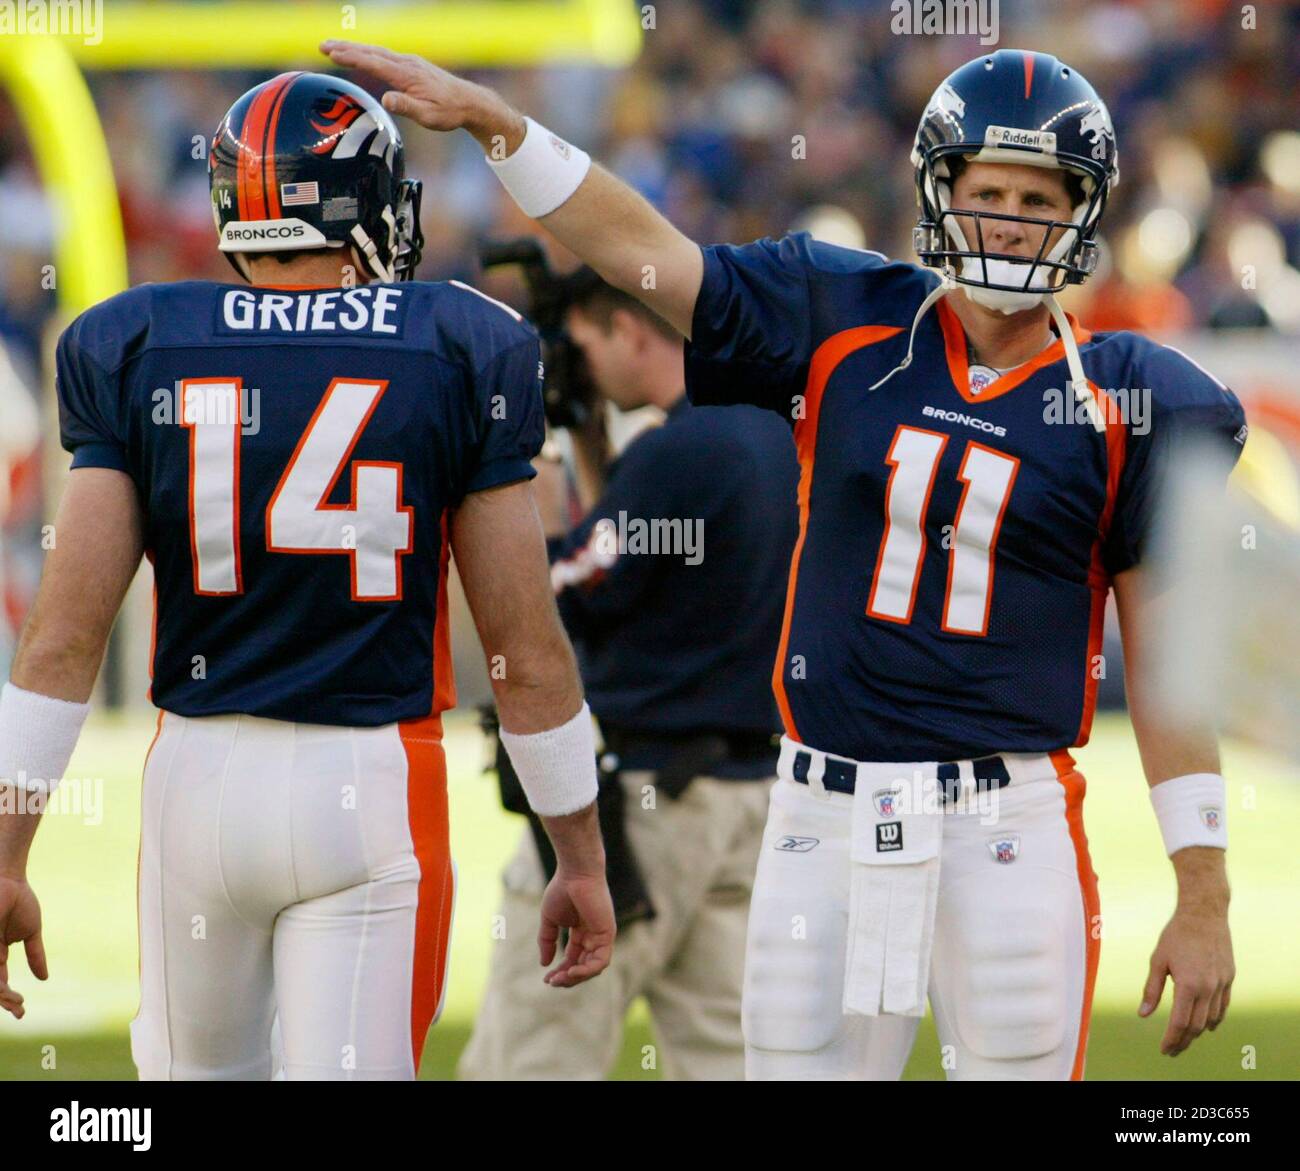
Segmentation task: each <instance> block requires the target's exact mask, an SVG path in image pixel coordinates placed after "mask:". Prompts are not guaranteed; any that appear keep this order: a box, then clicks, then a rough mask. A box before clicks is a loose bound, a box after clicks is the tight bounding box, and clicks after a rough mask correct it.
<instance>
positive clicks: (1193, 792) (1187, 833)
mask: <svg viewBox="0 0 1300 1171" xmlns="http://www.w3.org/2000/svg"><path fill="white" fill-rule="evenodd" d="M1151 804H1152V806H1154V808H1155V811H1156V820H1157V821H1158V822H1159V823H1160V836H1161V837H1163V838H1164V840H1165V853H1166V854H1168V855H1170V856H1171V857H1172V856H1173V854H1174V853H1175V852H1176V851H1178V850H1181V849H1183V848H1184V847H1185V846H1212V847H1214V848H1215V849H1219V850H1226V849H1227V848H1228V793H1227V786H1226V785H1225V784H1224V781H1223V778H1222V777H1221V776H1219V775H1218V773H1189V774H1188V775H1187V776H1185V777H1174V778H1172V779H1171V780H1168V781H1161V782H1160V784H1158V785H1153V786H1152V787H1151Z"/></svg>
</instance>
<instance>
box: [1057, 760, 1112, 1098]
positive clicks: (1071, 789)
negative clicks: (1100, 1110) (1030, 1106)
mask: <svg viewBox="0 0 1300 1171" xmlns="http://www.w3.org/2000/svg"><path fill="white" fill-rule="evenodd" d="M1052 762H1053V763H1054V764H1055V765H1056V775H1057V777H1058V779H1059V780H1060V782H1061V785H1062V787H1063V788H1064V789H1065V820H1066V822H1067V824H1068V825H1069V827H1070V841H1071V842H1072V843H1073V844H1074V857H1075V862H1076V864H1077V866H1078V870H1079V891H1080V893H1081V894H1082V895H1083V918H1084V923H1083V927H1084V930H1085V931H1086V932H1087V933H1088V934H1087V941H1086V944H1085V947H1086V955H1087V970H1086V973H1085V975H1084V980H1083V1008H1082V1011H1081V1013H1080V1019H1079V1040H1078V1044H1077V1046H1076V1048H1075V1051H1074V1066H1073V1068H1072V1069H1071V1070H1070V1080H1071V1081H1075V1082H1078V1081H1082V1080H1083V1063H1084V1058H1085V1057H1086V1055H1087V1051H1088V1025H1089V1022H1090V1021H1091V1019H1092V992H1093V988H1094V986H1095V985H1096V983H1097V962H1098V960H1099V959H1100V958H1101V936H1100V934H1099V931H1100V927H1101V898H1100V896H1099V895H1098V893H1097V874H1096V872H1095V871H1094V870H1093V868H1092V858H1091V857H1090V855H1089V854H1088V838H1087V835H1086V834H1085V833H1084V832H1083V796H1084V794H1085V793H1086V792H1087V789H1088V783H1087V781H1085V780H1084V779H1083V774H1082V773H1081V772H1079V770H1078V769H1076V768H1075V767H1074V758H1073V757H1072V756H1071V755H1070V754H1069V753H1068V752H1054V753H1052Z"/></svg>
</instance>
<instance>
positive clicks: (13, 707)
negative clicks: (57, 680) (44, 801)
mask: <svg viewBox="0 0 1300 1171" xmlns="http://www.w3.org/2000/svg"><path fill="white" fill-rule="evenodd" d="M88 711H90V705H89V704H88V703H70V702H69V701H68V700H66V699H53V698H51V697H50V696H48V695H38V694H37V693H36V692H34V691H24V690H23V689H22V688H21V687H15V686H14V685H13V684H12V683H6V684H5V685H4V687H3V688H0V784H2V785H13V786H14V787H15V788H17V789H26V790H27V791H28V792H48V793H52V792H53V791H54V790H55V788H56V787H57V786H58V783H59V782H60V781H61V780H62V779H63V774H64V773H65V772H67V770H68V761H69V760H71V759H72V750H73V749H74V748H75V747H76V746H77V737H78V736H80V735H81V725H82V724H84V723H85V722H86V713H87V712H88Z"/></svg>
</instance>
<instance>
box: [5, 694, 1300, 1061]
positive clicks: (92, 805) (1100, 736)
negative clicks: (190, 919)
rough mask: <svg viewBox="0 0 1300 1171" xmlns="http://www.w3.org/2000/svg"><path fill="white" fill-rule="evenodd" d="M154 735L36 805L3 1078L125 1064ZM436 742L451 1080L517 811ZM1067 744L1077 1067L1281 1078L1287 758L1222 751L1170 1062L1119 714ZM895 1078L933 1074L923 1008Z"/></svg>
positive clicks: (1147, 855)
mask: <svg viewBox="0 0 1300 1171" xmlns="http://www.w3.org/2000/svg"><path fill="white" fill-rule="evenodd" d="M152 734H153V721H152V719H148V718H145V717H138V716H137V717H131V718H123V719H117V718H111V717H106V716H101V717H98V718H96V719H94V720H93V721H92V722H91V724H90V725H88V727H87V731H86V734H85V735H84V736H83V738H82V741H81V745H80V747H79V749H78V752H77V756H76V758H75V759H74V760H73V763H72V766H71V768H70V770H69V772H70V775H74V776H79V777H102V778H103V784H102V787H100V786H93V785H92V786H86V787H83V788H82V789H81V790H80V793H81V794H82V795H83V797H84V798H85V799H84V800H83V801H82V807H81V808H72V807H69V808H66V809H62V810H60V811H57V812H51V813H50V814H47V816H46V818H45V824H44V825H43V826H42V828H41V831H40V834H39V837H38V839H37V845H36V848H35V851H34V856H33V859H32V868H31V878H32V882H33V884H34V886H35V888H36V891H37V894H38V895H39V896H40V898H41V902H42V906H43V908H44V914H45V942H46V949H47V951H48V953H49V960H50V968H51V978H50V980H49V981H48V983H45V984H38V983H37V982H36V981H35V980H33V979H32V978H31V976H30V975H29V974H28V973H27V970H26V966H25V963H24V961H23V959H22V957H21V950H18V951H15V952H14V953H13V954H12V955H11V963H10V978H11V981H12V982H13V983H14V984H15V985H16V986H17V987H18V988H19V989H20V990H21V991H22V992H23V993H24V994H25V995H26V997H27V1005H28V1013H27V1016H26V1018H25V1019H24V1020H23V1021H21V1022H15V1021H13V1020H12V1019H11V1018H9V1017H8V1016H3V1017H0V1078H5V1079H15V1078H17V1079H43V1078H132V1077H134V1067H133V1066H132V1064H131V1058H130V1050H129V1045H128V1041H127V1021H128V1020H129V1019H130V1018H131V1016H132V1015H133V1013H134V1012H135V1008H136V1003H137V986H136V922H135V905H134V898H135V869H136V848H137V838H138V833H139V816H140V814H139V797H140V788H139V778H140V769H141V764H142V762H143V759H144V754H145V750H146V748H147V747H148V744H149V740H150V738H151V736H152ZM447 749H448V758H449V761H450V766H451V767H450V788H451V811H452V841H453V846H454V850H455V855H456V861H457V865H458V868H459V875H460V882H459V888H460V889H459V902H458V905H457V908H456V915H455V928H454V935H453V940H452V955H451V984H450V989H449V992H448V996H447V1002H446V1007H445V1010H444V1013H443V1018H442V1020H441V1021H440V1022H439V1024H438V1025H437V1026H436V1027H435V1028H434V1030H433V1032H432V1033H431V1035H430V1037H429V1042H428V1045H427V1046H426V1049H425V1058H424V1067H423V1070H422V1076H423V1077H425V1078H433V1079H438V1078H449V1077H451V1076H453V1071H454V1067H455V1062H456V1056H457V1054H458V1053H459V1052H460V1050H461V1048H462V1047H463V1045H464V1044H465V1041H466V1039H467V1037H468V1035H469V1028H470V1024H471V1022H472V1020H473V1016H474V1012H475V1010H476V1008H477V1004H478V998H479V993H480V989H481V988H482V985H483V981H484V976H485V973H486V969H487V964H488V960H489V953H490V949H491V947H492V942H491V934H490V918H491V915H492V914H493V912H494V910H495V904H496V900H497V891H498V875H499V872H500V868H501V865H502V863H503V862H504V860H505V858H506V857H507V856H508V854H509V853H510V851H511V849H512V848H513V845H514V843H515V841H516V839H517V836H518V834H519V832H520V823H519V822H518V820H517V819H515V818H513V817H512V816H511V815H509V814H507V813H504V812H503V811H501V810H500V808H499V807H498V806H497V804H496V797H495V793H496V786H495V782H494V780H493V778H491V777H488V776H484V775H482V774H481V773H480V768H481V764H482V759H483V746H482V741H481V738H480V736H479V733H478V731H477V729H476V727H475V725H474V724H473V723H472V722H471V721H470V720H468V719H465V718H460V717H456V718H453V719H452V720H450V721H449V722H448V731H447ZM1077 755H1078V756H1079V762H1080V767H1081V768H1082V770H1083V772H1084V773H1085V775H1086V776H1087V777H1088V780H1089V792H1088V797H1087V800H1086V802H1085V806H1084V810H1085V819H1086V825H1087V829H1088V835H1089V839H1090V841H1091V844H1092V855H1093V861H1094V865H1095V867H1096V869H1097V872H1098V874H1099V875H1100V879H1101V899H1102V911H1103V918H1104V924H1103V939H1102V950H1101V969H1100V973H1099V976H1098V985H1097V995H1096V1006H1095V1011H1094V1015H1093V1025H1092V1041H1091V1044H1090V1047H1089V1057H1088V1075H1089V1077H1091V1078H1138V1079H1151V1080H1155V1079H1161V1080H1181V1079H1200V1078H1205V1079H1215V1080H1228V1079H1250V1078H1267V1079H1274V1078H1293V1077H1295V1076H1296V1075H1297V1072H1298V1071H1300V987H1297V980H1298V977H1300V932H1298V931H1297V916H1296V907H1297V905H1300V872H1298V869H1297V866H1296V862H1295V847H1294V842H1295V840H1296V832H1295V830H1296V826H1297V824H1300V785H1297V784H1296V783H1295V780H1296V778H1295V770H1294V768H1293V767H1291V766H1289V765H1287V764H1286V763H1285V762H1283V761H1281V760H1278V759H1274V758H1270V757H1267V756H1264V755H1262V754H1260V753H1257V752H1254V751H1252V750H1250V749H1247V748H1244V747H1241V746H1239V745H1233V744H1229V745H1227V746H1226V748H1225V772H1226V775H1227V777H1228V785H1229V823H1230V826H1231V832H1232V850H1231V854H1230V859H1229V868H1230V874H1231V877H1232V882H1233V904H1232V926H1233V935H1234V944H1235V949H1236V961H1237V972H1238V975H1237V982H1236V985H1235V987H1234V989H1233V1001H1232V1009H1231V1012H1230V1013H1229V1016H1228V1019H1227V1020H1226V1021H1225V1023H1224V1025H1223V1026H1222V1027H1221V1028H1220V1029H1219V1030H1218V1031H1217V1032H1216V1033H1213V1034H1207V1035H1206V1036H1204V1037H1202V1038H1201V1039H1200V1040H1198V1041H1197V1042H1196V1043H1195V1044H1194V1045H1193V1046H1192V1048H1191V1049H1190V1050H1189V1051H1188V1052H1186V1053H1184V1054H1183V1055H1182V1056H1180V1057H1178V1058H1174V1059H1170V1058H1165V1057H1162V1056H1161V1055H1160V1053H1159V1040H1160V1035H1161V1033H1162V1032H1163V1029H1164V1023H1165V1019H1166V1018H1167V1015H1168V1008H1169V1003H1170V995H1169V991H1168V990H1167V991H1166V999H1165V1001H1164V1002H1163V1003H1162V1005H1161V1008H1160V1011H1159V1012H1158V1013H1157V1017H1158V1020H1149V1021H1142V1020H1139V1018H1138V1016H1137V1012H1136V1010H1137V1005H1138V1000H1139V997H1140V993H1141V990H1142V984H1143V980H1144V978H1145V975H1146V968H1147V960H1148V958H1149V955H1150V951H1151V948H1152V946H1153V945H1154V943H1155V940H1156V937H1157V935H1158V934H1159V932H1160V930H1161V928H1162V927H1163V926H1164V924H1165V922H1166V920H1167V919H1168V916H1169V913H1170V911H1171V910H1172V908H1173V901H1174V883H1173V873H1172V870H1171V869H1170V866H1169V863H1168V860H1167V859H1166V858H1165V856H1164V852H1163V850H1162V848H1161V844H1160V837H1159V833H1158V831H1157V829H1156V825H1155V818H1154V815H1153V814H1152V812H1151V808H1150V804H1149V802H1148V800H1147V797H1146V790H1145V784H1144V782H1143V780H1142V775H1141V771H1140V769H1139V766H1138V760H1137V752H1136V748H1135V746H1134V743H1133V737H1132V734H1131V732H1130V731H1129V728H1128V724H1127V722H1126V721H1125V720H1124V719H1123V718H1121V717H1113V716H1112V717H1105V718H1100V719H1099V720H1098V722H1097V726H1096V729H1095V731H1094V734H1093V739H1092V743H1091V744H1090V745H1089V746H1088V747H1087V748H1086V749H1084V750H1082V751H1081V752H1080V753H1078V754H1077ZM87 794H89V796H86V795H87ZM538 978H539V979H540V978H541V977H540V970H539V977H538ZM557 995H561V993H557ZM651 1040H652V1036H651V1024H650V1022H649V1020H648V1017H647V1015H646V1013H645V1011H644V1008H643V1007H642V1006H640V1005H638V1006H634V1008H633V1011H632V1013H631V1016H630V1018H629V1021H628V1031H627V1037H626V1039H625V1045H624V1049H623V1056H622V1058H621V1060H620V1062H619V1065H618V1068H617V1070H616V1071H615V1076H617V1077H620V1078H626V1079H640V1078H654V1077H656V1076H657V1074H655V1073H654V1072H645V1071H643V1070H642V1069H641V1064H640V1061H639V1054H640V1052H641V1046H642V1045H643V1044H646V1043H649V1042H650V1041H651ZM908 1076H909V1077H913V1078H936V1077H939V1076H942V1075H941V1073H940V1071H939V1067H938V1043H937V1041H936V1040H935V1036H934V1032H933V1029H932V1028H931V1026H930V1023H929V1021H928V1020H927V1022H926V1024H925V1026H924V1028H923V1030H922V1033H921V1038H920V1041H919V1042H918V1044H917V1047H916V1051H915V1053H914V1054H913V1058H912V1062H911V1064H910V1066H909V1069H908Z"/></svg>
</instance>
